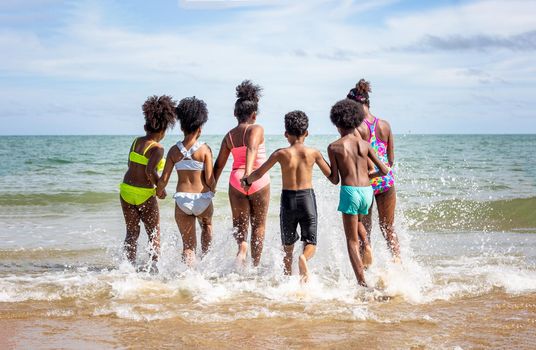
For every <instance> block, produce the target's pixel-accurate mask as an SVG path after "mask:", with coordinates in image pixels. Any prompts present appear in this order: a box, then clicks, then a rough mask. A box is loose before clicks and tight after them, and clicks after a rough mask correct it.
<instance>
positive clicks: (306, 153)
mask: <svg viewBox="0 0 536 350" xmlns="http://www.w3.org/2000/svg"><path fill="white" fill-rule="evenodd" d="M278 152H280V154H279V157H278V160H279V164H280V165H281V173H282V177H283V189H285V190H303V189H308V188H312V187H313V181H312V180H313V166H314V165H315V163H316V161H317V157H318V153H319V152H318V151H317V150H316V149H314V148H309V147H306V146H304V145H303V144H295V145H292V146H290V147H287V148H282V149H280V150H279V151H278Z"/></svg>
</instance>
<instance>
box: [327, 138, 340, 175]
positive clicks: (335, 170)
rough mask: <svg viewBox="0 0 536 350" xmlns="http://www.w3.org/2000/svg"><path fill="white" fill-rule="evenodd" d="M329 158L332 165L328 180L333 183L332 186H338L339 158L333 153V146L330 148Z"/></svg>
mask: <svg viewBox="0 0 536 350" xmlns="http://www.w3.org/2000/svg"><path fill="white" fill-rule="evenodd" d="M328 157H329V163H330V164H331V174H330V175H329V177H328V180H329V181H331V183H332V184H334V185H336V184H338V183H339V167H338V166H337V158H336V157H335V153H334V152H333V146H332V145H329V146H328Z"/></svg>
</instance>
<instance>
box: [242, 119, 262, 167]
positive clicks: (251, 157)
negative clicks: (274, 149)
mask: <svg viewBox="0 0 536 350" xmlns="http://www.w3.org/2000/svg"><path fill="white" fill-rule="evenodd" d="M262 141H264V129H263V128H262V127H261V126H257V127H252V128H251V130H250V132H249V137H248V138H247V145H246V146H247V151H246V168H245V171H244V176H248V175H249V174H251V172H252V171H253V163H254V162H255V159H256V158H257V152H258V150H259V145H260V144H261V143H262Z"/></svg>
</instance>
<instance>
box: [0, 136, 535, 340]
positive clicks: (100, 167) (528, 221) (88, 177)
mask: <svg viewBox="0 0 536 350" xmlns="http://www.w3.org/2000/svg"><path fill="white" fill-rule="evenodd" d="M133 138H134V137H133V136H20V137H19V136H3V137H0V326H2V325H5V326H6V327H7V328H5V329H6V330H5V331H3V332H0V344H6V345H8V346H12V347H22V348H24V347H26V348H27V347H30V348H49V347H61V346H67V347H91V346H92V345H95V344H98V347H99V348H107V347H110V348H117V347H137V346H139V345H141V344H142V343H143V344H145V345H146V346H148V347H165V346H168V345H169V346H171V347H180V346H200V347H207V348H213V347H224V348H226V347H232V345H233V344H235V342H239V343H240V344H242V345H243V346H246V347H250V346H251V347H253V346H256V347H258V346H261V347H268V348H279V347H286V346H291V347H292V346H295V347H310V346H316V347H322V346H325V347H348V346H352V345H356V344H361V345H367V344H368V345H369V346H371V347H394V348H398V347H409V346H424V347H434V348H437V347H446V348H454V347H456V346H458V347H462V348H464V347H487V346H490V347H504V346H506V347H510V346H512V347H517V348H524V347H526V348H530V346H531V345H530V344H534V342H535V341H536V335H535V332H534V327H535V325H536V235H535V233H536V163H535V160H536V156H535V152H536V135H397V136H396V138H395V145H396V149H395V154H396V162H395V164H396V189H397V195H398V198H397V212H396V229H397V233H398V236H399V237H400V242H401V249H402V261H403V263H402V265H397V264H393V263H392V261H391V258H390V254H389V252H388V250H387V247H386V244H385V240H384V238H383V237H382V234H381V232H380V230H379V228H378V225H377V216H376V211H375V208H373V212H374V216H373V221H374V228H373V232H372V245H373V251H374V264H373V266H372V267H371V268H370V269H369V270H368V271H367V272H366V278H367V281H368V283H369V284H370V285H371V286H372V287H374V289H364V288H361V287H358V285H357V283H356V279H355V276H354V274H353V271H352V269H351V266H350V264H349V260H348V255H347V251H346V243H345V239H344V232H343V229H342V222H341V218H340V214H339V213H338V212H337V211H336V208H337V202H338V187H337V186H334V185H332V184H331V183H329V182H328V181H327V180H326V179H325V178H323V175H322V173H321V172H320V171H319V170H318V169H315V171H314V190H315V192H316V196H317V201H318V213H319V227H318V250H317V253H316V255H315V256H314V258H313V259H312V260H311V261H310V263H309V266H310V270H311V278H310V282H309V283H308V284H307V285H302V284H300V282H299V278H298V276H296V275H293V276H291V277H286V276H283V266H282V257H283V253H282V250H281V243H280V232H279V199H280V192H281V178H280V170H279V168H278V167H277V166H276V167H274V168H273V169H272V170H271V171H270V177H271V181H272V182H271V201H270V209H269V216H268V220H267V229H266V238H265V245H264V251H263V255H262V260H261V264H260V266H259V267H258V268H252V267H248V268H246V269H244V270H243V269H238V268H237V267H236V266H235V264H234V255H235V254H236V251H237V247H236V243H235V241H234V239H233V236H232V233H231V231H232V221H231V210H230V206H229V201H228V196H227V190H228V181H227V180H228V177H229V172H230V165H231V162H232V159H229V161H228V163H227V167H226V169H225V171H224V172H223V174H222V176H221V179H220V182H219V183H218V187H217V193H216V197H215V199H214V206H215V212H214V219H213V221H214V223H213V228H214V232H213V237H214V239H213V246H212V248H211V250H210V252H209V253H208V254H207V255H206V256H205V257H204V258H203V259H200V256H198V258H199V260H198V263H197V265H196V266H195V267H194V268H193V269H188V268H187V267H186V266H185V265H184V264H183V263H182V262H181V259H180V255H181V250H182V240H181V237H180V234H179V232H178V229H177V226H176V224H175V221H174V218H173V211H174V201H173V199H172V194H173V193H174V188H175V185H176V174H173V175H172V177H171V180H170V183H169V185H168V187H167V193H168V197H167V198H166V199H165V200H161V201H159V204H160V210H161V221H162V235H161V237H162V253H161V259H160V262H159V270H160V273H159V274H158V275H154V276H153V275H147V274H145V273H139V272H136V268H134V267H132V266H130V265H129V264H128V263H126V262H125V261H124V259H123V256H122V244H123V240H124V236H125V227H124V220H123V215H122V212H121V207H120V204H119V189H118V184H119V183H120V182H121V181H122V177H123V175H124V172H125V170H126V167H127V158H128V152H129V147H130V145H131V143H132V141H133ZM221 139H222V136H203V137H202V140H203V141H205V142H207V143H208V144H209V145H210V146H211V147H212V150H213V152H214V156H216V155H217V153H218V149H219V145H220V143H221ZM335 139H336V136H335V135H323V136H310V137H308V138H307V140H306V143H307V144H308V145H309V146H311V147H316V148H318V149H319V150H321V151H322V153H323V154H324V155H325V156H326V148H327V145H328V144H329V143H330V142H332V141H334V140H335ZM178 140H180V137H179V136H177V135H176V134H171V135H168V136H167V137H166V138H165V139H164V141H163V142H162V143H163V145H164V146H165V148H166V150H167V149H169V147H171V146H172V145H173V144H174V143H175V142H177V141H178ZM286 145H287V142H286V139H285V138H284V137H283V136H275V135H273V136H267V137H266V147H267V151H268V152H271V151H273V150H275V149H277V148H279V147H284V146H286ZM326 158H327V157H326ZM198 235H199V233H198ZM198 246H200V244H199V243H198ZM198 250H200V247H199V248H198ZM299 251H300V247H299V245H298V244H297V245H296V252H295V258H296V257H297V256H298V254H299ZM147 260H148V247H147V238H146V235H144V231H143V228H142V234H141V235H140V240H139V249H138V262H137V265H138V266H143V265H144V264H145V263H146V262H147ZM294 271H295V274H296V273H297V265H296V262H295V264H294ZM8 325H9V326H8ZM10 327H11V328H10ZM66 334H69V335H70V336H69V337H66ZM126 334H129V336H126ZM304 334H305V336H303V335H304ZM65 344H67V345H65ZM235 345H236V344H235Z"/></svg>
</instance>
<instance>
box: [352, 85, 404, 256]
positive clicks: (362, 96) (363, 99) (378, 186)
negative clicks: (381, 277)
mask: <svg viewBox="0 0 536 350" xmlns="http://www.w3.org/2000/svg"><path fill="white" fill-rule="evenodd" d="M369 92H371V89H370V83H369V82H368V81H366V80H365V79H361V80H359V82H358V83H357V84H356V87H355V89H352V90H350V93H349V94H348V96H347V97H348V98H350V99H353V100H355V101H357V102H359V103H361V104H362V105H363V108H364V110H365V113H366V116H365V119H364V121H363V123H362V124H361V125H360V126H359V127H358V131H359V133H360V134H361V137H362V138H363V139H364V140H368V142H369V143H370V145H371V146H372V148H373V149H374V150H375V151H376V155H377V156H378V158H380V160H382V161H383V163H384V164H385V165H386V166H388V167H390V168H392V167H393V163H394V161H395V152H394V138H393V133H392V131H391V126H390V125H389V123H388V122H387V121H385V120H380V119H378V118H376V117H375V116H373V115H372V114H371V113H370V110H369V108H370V100H369ZM371 186H372V188H373V190H374V198H375V200H376V207H377V208H378V219H379V222H380V230H381V231H382V234H383V236H384V237H385V239H386V240H387V244H388V246H389V248H390V250H391V253H392V255H393V257H394V258H395V261H399V260H400V245H399V243H398V236H397V235H396V232H395V228H394V222H395V207H396V191H395V177H394V174H393V172H392V170H391V171H389V173H388V174H387V175H385V176H382V177H379V178H375V179H373V180H372V181H371ZM371 216H372V210H370V211H369V213H368V215H366V216H365V217H363V225H364V226H365V229H366V230H367V233H368V235H369V236H370V232H371V229H372V220H371ZM369 241H370V237H369Z"/></svg>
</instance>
